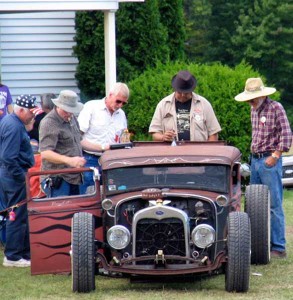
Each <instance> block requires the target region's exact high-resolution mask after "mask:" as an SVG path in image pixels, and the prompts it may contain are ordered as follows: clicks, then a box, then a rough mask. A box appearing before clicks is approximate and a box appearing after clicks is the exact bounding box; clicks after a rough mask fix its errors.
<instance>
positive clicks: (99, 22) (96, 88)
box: [73, 11, 105, 99]
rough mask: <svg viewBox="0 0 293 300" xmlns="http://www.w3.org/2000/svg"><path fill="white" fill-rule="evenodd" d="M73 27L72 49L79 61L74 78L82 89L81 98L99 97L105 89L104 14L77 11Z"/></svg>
mask: <svg viewBox="0 0 293 300" xmlns="http://www.w3.org/2000/svg"><path fill="white" fill-rule="evenodd" d="M75 29H76V35H75V41H76V46H75V47H74V48H73V51H74V54H75V55H76V56H77V58H78V61H79V64H78V66H77V70H76V73H75V78H76V80H77V83H78V87H79V89H80V90H81V91H82V95H81V98H85V99H87V98H90V99H93V98H96V97H100V96H102V95H103V94H104V90H105V58H104V14H103V13H102V12H100V11H97V12H94V11H92V12H77V13H76V17H75Z"/></svg>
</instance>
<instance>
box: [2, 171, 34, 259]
mask: <svg viewBox="0 0 293 300" xmlns="http://www.w3.org/2000/svg"><path fill="white" fill-rule="evenodd" d="M0 178H1V180H0V198H1V201H2V206H3V207H4V208H8V207H11V206H13V205H16V204H18V203H19V202H21V201H22V200H24V199H26V186H25V181H17V180H15V178H14V177H13V176H12V175H11V174H10V172H8V169H6V168H4V167H0ZM14 212H15V221H10V220H9V218H8V219H7V220H6V244H5V249H4V254H5V256H6V257H7V258H8V259H9V260H14V261H16V260H19V259H21V258H24V259H30V245H29V225H28V214H27V206H26V204H23V205H21V206H19V207H17V208H14Z"/></svg>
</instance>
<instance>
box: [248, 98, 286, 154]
mask: <svg viewBox="0 0 293 300" xmlns="http://www.w3.org/2000/svg"><path fill="white" fill-rule="evenodd" d="M251 125H252V142H251V152H252V153H259V152H266V151H272V152H273V151H275V150H278V151H281V152H287V151H289V149H290V146H291V143H292V132H291V128H290V125H289V122H288V119H287V115H286V112H285V110H284V108H283V106H282V105H281V104H280V103H279V102H276V101H272V100H271V99H269V98H266V99H265V101H264V102H263V103H262V105H261V106H260V107H259V108H258V109H256V110H255V109H254V108H251Z"/></svg>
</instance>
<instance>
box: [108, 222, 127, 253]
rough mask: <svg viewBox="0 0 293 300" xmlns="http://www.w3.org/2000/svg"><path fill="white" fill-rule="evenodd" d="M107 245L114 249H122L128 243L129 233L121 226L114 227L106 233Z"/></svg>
mask: <svg viewBox="0 0 293 300" xmlns="http://www.w3.org/2000/svg"><path fill="white" fill-rule="evenodd" d="M107 240H108V243H109V245H110V246H111V247H112V248H114V249H118V250H120V249H124V248H125V247H127V245H128V244H129V242H130V232H129V230H128V229H127V228H126V227H124V226H122V225H115V226H113V227H111V228H110V229H109V230H108V232H107Z"/></svg>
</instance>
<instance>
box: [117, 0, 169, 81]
mask: <svg viewBox="0 0 293 300" xmlns="http://www.w3.org/2000/svg"><path fill="white" fill-rule="evenodd" d="M116 25H117V64H118V66H117V78H118V80H120V81H128V80H130V79H132V78H134V77H135V76H136V75H137V74H139V73H141V72H143V71H144V70H145V69H146V68H147V67H154V66H155V65H156V63H157V62H158V61H162V62H167V61H168V60H169V58H170V49H169V47H168V44H167V35H168V34H167V29H166V27H165V26H164V25H163V24H162V23H161V22H160V12H159V6H158V0H148V1H146V2H144V3H140V4H139V5H138V4H137V3H121V4H120V9H119V11H118V12H117V22H116Z"/></svg>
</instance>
